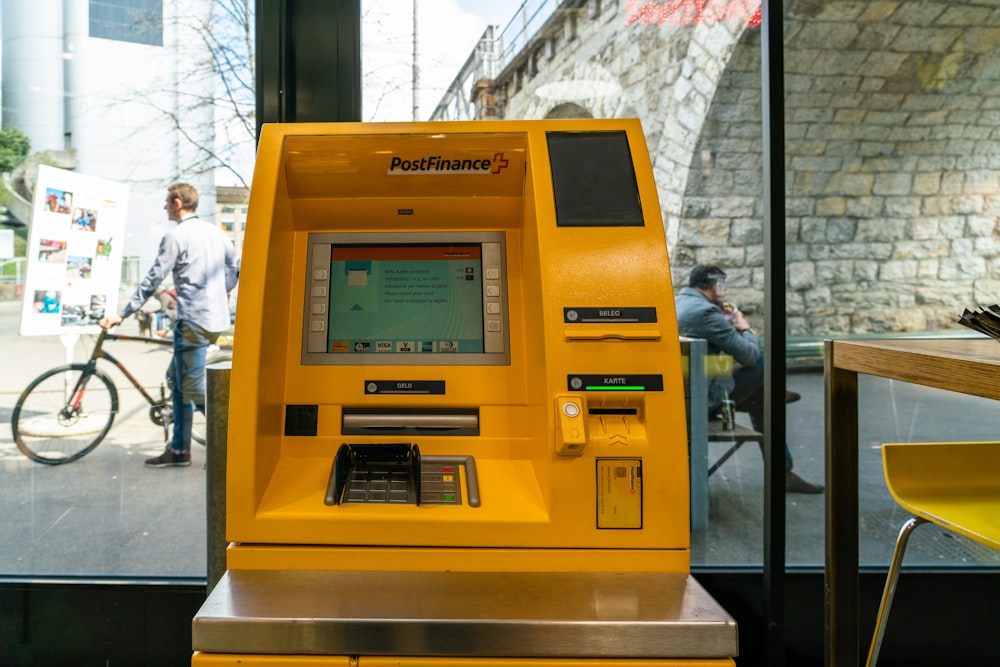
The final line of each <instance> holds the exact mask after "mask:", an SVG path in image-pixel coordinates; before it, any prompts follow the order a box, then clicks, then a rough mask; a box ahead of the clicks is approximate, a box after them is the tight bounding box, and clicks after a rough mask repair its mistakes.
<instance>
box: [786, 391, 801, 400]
mask: <svg viewBox="0 0 1000 667" xmlns="http://www.w3.org/2000/svg"><path fill="white" fill-rule="evenodd" d="M800 398H802V395H801V394H798V393H796V392H794V391H787V390H786V391H785V403H794V402H795V401H797V400H799V399H800Z"/></svg>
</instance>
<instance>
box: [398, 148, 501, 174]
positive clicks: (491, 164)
mask: <svg viewBox="0 0 1000 667" xmlns="http://www.w3.org/2000/svg"><path fill="white" fill-rule="evenodd" d="M509 164H510V160H508V159H507V158H505V157H504V154H503V153H494V154H493V157H492V158H456V159H451V158H448V157H446V156H443V155H424V156H422V157H415V158H412V159H407V158H404V157H400V156H399V155H393V156H392V161H391V162H390V163H389V172H388V174H389V176H417V175H419V176H428V175H431V176H433V175H437V174H440V175H445V174H449V175H452V174H481V175H486V174H494V175H495V174H499V173H500V172H501V171H502V170H503V169H505V168H507V166H508V165H509Z"/></svg>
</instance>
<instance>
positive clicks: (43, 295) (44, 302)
mask: <svg viewBox="0 0 1000 667" xmlns="http://www.w3.org/2000/svg"><path fill="white" fill-rule="evenodd" d="M61 296H62V295H61V294H60V293H59V292H57V291H55V290H35V299H34V309H35V312H36V313H58V312H59V302H60V299H61Z"/></svg>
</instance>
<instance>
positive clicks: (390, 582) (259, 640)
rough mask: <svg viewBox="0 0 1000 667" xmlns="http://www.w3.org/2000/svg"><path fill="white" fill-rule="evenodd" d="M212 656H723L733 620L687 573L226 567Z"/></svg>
mask: <svg viewBox="0 0 1000 667" xmlns="http://www.w3.org/2000/svg"><path fill="white" fill-rule="evenodd" d="M193 648H194V649H195V650H196V651H202V652H206V653H265V654H282V655H291V654H307V655H390V656H404V655H405V656H482V657H552V658H554V657H565V658H582V657H604V658H725V657H734V656H736V655H737V652H738V639H737V629H736V622H735V621H734V620H733V618H732V617H731V616H729V614H727V613H726V612H725V610H723V609H722V607H720V606H719V604H718V603H717V602H716V601H715V600H714V599H712V597H711V596H710V595H708V593H707V592H705V590H704V589H703V588H702V587H701V586H700V585H699V584H698V582H697V581H695V580H694V579H693V578H692V577H691V576H689V575H687V574H652V573H639V574H636V573H623V574H608V573H548V572H532V573H520V572H489V573H478V572H472V573H470V572H309V571H277V572H271V571H229V572H226V574H225V575H224V576H223V577H222V579H221V580H220V581H219V583H218V585H217V586H216V587H215V589H214V590H213V591H212V593H211V595H210V596H209V598H208V600H206V602H205V604H204V605H203V606H202V608H201V610H200V611H199V612H198V614H197V615H196V616H195V618H194V625H193Z"/></svg>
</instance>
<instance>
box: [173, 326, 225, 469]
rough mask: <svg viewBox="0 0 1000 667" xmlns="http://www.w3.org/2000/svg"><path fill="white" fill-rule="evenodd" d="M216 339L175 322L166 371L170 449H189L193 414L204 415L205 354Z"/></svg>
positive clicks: (214, 336)
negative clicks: (170, 417) (171, 416)
mask: <svg viewBox="0 0 1000 667" xmlns="http://www.w3.org/2000/svg"><path fill="white" fill-rule="evenodd" d="M218 337H219V334H218V333H214V332H211V331H205V330H204V329H202V328H201V327H199V326H198V325H197V324H194V323H192V322H186V321H184V320H178V321H177V323H176V324H175V326H174V356H173V358H172V359H171V360H170V366H169V367H168V368H167V377H168V378H169V380H170V383H171V390H170V397H171V399H172V401H173V409H174V434H173V437H172V438H171V440H170V448H171V449H172V450H174V451H175V452H178V453H181V452H188V451H190V450H191V422H192V421H193V419H194V411H195V410H198V411H199V412H205V355H206V352H207V351H208V346H209V345H211V344H212V343H214V342H215V340H216V339H217V338H218Z"/></svg>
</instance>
